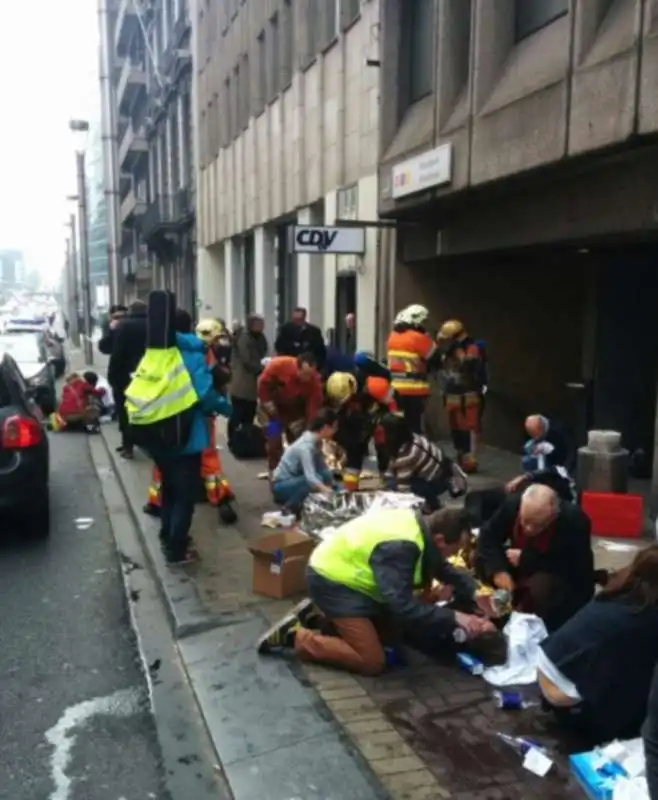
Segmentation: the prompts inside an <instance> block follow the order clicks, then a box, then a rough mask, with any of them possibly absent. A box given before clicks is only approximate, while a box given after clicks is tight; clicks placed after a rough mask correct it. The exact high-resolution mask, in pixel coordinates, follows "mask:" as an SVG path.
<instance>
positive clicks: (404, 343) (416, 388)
mask: <svg viewBox="0 0 658 800" xmlns="http://www.w3.org/2000/svg"><path fill="white" fill-rule="evenodd" d="M435 350H436V344H435V342H434V340H433V339H432V337H431V336H430V335H429V334H427V333H424V332H422V331H418V330H414V329H413V328H412V329H409V330H406V331H399V332H398V331H392V332H391V334H390V336H389V337H388V343H387V346H386V351H387V357H388V368H389V370H390V371H391V385H392V386H393V388H394V389H395V391H396V392H398V393H399V394H401V395H407V396H408V395H416V396H418V397H426V396H427V395H428V394H429V393H430V386H429V383H428V381H427V361H428V359H429V358H431V356H432V355H433V353H434V351H435Z"/></svg>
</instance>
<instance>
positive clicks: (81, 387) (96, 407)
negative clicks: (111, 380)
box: [48, 372, 102, 433]
mask: <svg viewBox="0 0 658 800" xmlns="http://www.w3.org/2000/svg"><path fill="white" fill-rule="evenodd" d="M85 374H87V373H85ZM88 374H89V375H90V376H91V377H92V381H94V382H88V381H87V380H85V378H84V377H83V376H81V375H79V374H78V373H77V372H72V373H71V374H70V375H69V376H68V377H67V378H66V380H65V382H64V386H63V388H62V400H61V402H60V404H59V407H58V409H57V411H55V412H54V413H53V414H51V415H50V418H49V421H48V424H49V427H50V429H51V430H52V431H56V432H59V431H63V430H64V429H66V430H84V431H86V432H87V433H97V432H98V430H99V420H100V417H101V408H102V392H101V390H100V389H97V388H96V387H95V379H96V378H97V377H98V376H97V375H96V373H95V372H90V373H88Z"/></svg>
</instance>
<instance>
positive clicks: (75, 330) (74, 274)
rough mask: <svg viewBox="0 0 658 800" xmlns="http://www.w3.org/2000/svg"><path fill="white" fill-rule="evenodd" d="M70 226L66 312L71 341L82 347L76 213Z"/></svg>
mask: <svg viewBox="0 0 658 800" xmlns="http://www.w3.org/2000/svg"><path fill="white" fill-rule="evenodd" d="M66 199H67V200H75V201H76V202H77V200H78V196H77V195H74V196H72V197H67V198H66ZM66 224H67V226H68V227H69V229H70V231H71V234H70V239H69V241H70V243H71V246H70V248H69V250H68V262H67V270H68V273H67V274H68V284H69V296H68V306H67V309H66V313H67V314H68V318H69V330H70V331H71V341H72V342H73V344H74V345H75V347H80V276H79V270H78V232H77V229H78V226H77V223H76V219H75V214H71V216H70V217H69V221H68V222H67V223H66Z"/></svg>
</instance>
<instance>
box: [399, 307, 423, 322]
mask: <svg viewBox="0 0 658 800" xmlns="http://www.w3.org/2000/svg"><path fill="white" fill-rule="evenodd" d="M429 315H430V312H429V311H428V310H427V309H426V308H425V306H420V305H412V306H407V307H406V308H404V309H402V311H400V312H399V313H398V315H397V317H396V318H395V324H396V325H397V324H399V323H402V324H406V325H424V324H425V323H426V322H427V318H428V317H429Z"/></svg>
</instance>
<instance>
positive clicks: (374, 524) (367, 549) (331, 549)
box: [309, 508, 425, 603]
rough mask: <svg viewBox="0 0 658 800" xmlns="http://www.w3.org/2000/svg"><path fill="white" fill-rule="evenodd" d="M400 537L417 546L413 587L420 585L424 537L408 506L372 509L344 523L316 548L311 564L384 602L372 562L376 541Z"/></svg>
mask: <svg viewBox="0 0 658 800" xmlns="http://www.w3.org/2000/svg"><path fill="white" fill-rule="evenodd" d="M400 541H403V542H413V543H414V544H416V545H417V546H418V550H419V556H418V561H417V562H416V567H415V570H414V588H420V587H421V586H422V583H423V568H422V561H423V553H424V551H425V537H424V536H423V531H422V530H421V527H420V523H419V520H418V517H417V515H416V512H415V511H411V510H409V509H405V508H400V509H392V510H388V509H387V510H383V511H373V512H371V513H366V514H363V515H362V516H360V517H357V518H356V519H353V520H351V521H350V522H347V523H345V525H341V526H340V528H338V530H337V531H336V532H335V533H333V534H332V535H331V536H329V537H328V538H327V539H325V540H324V541H323V542H321V543H320V544H319V545H318V546H317V547H316V548H315V550H314V551H313V553H312V554H311V559H310V561H309V566H310V567H311V569H313V570H314V571H315V572H317V573H318V575H322V576H323V577H324V578H327V580H330V581H334V582H335V583H340V584H342V585H343V586H347V588H348V589H352V590H353V591H355V592H360V593H361V594H365V595H367V596H368V597H371V598H372V599H373V600H376V601H378V602H380V603H381V602H384V601H383V598H382V596H381V594H380V592H379V588H378V587H377V582H376V581H375V576H374V574H373V571H372V568H371V566H370V557H371V555H372V551H373V550H374V549H375V548H376V547H377V545H380V544H382V543H383V542H400Z"/></svg>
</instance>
